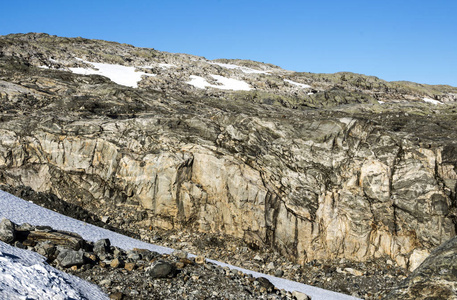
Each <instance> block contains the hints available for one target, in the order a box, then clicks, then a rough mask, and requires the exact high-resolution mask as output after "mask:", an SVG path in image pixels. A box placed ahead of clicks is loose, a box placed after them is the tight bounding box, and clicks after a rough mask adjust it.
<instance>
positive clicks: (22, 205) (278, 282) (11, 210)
mask: <svg viewBox="0 0 457 300" xmlns="http://www.w3.org/2000/svg"><path fill="white" fill-rule="evenodd" d="M2 218H8V219H10V220H11V221H12V222H14V223H16V224H22V223H30V224H32V225H47V226H51V227H52V228H54V229H57V230H66V231H71V232H75V233H77V234H79V235H81V236H82V237H83V238H84V239H86V240H89V241H93V242H95V241H97V240H99V239H102V238H108V239H110V241H111V244H112V245H113V246H117V247H119V248H122V249H125V250H130V249H133V248H142V249H148V250H151V251H155V252H158V253H166V254H171V253H172V252H173V251H174V250H173V249H171V248H166V247H161V246H157V245H153V244H149V243H145V242H142V241H139V240H135V239H133V238H130V237H127V236H124V235H121V234H119V233H115V232H112V231H109V230H106V229H103V228H99V227H96V226H94V225H90V224H87V223H85V222H82V221H79V220H75V219H72V218H69V217H66V216H64V215H61V214H58V213H56V212H54V211H51V210H48V209H45V208H43V207H40V206H38V205H35V204H33V203H30V202H28V201H25V200H23V199H20V198H17V197H15V196H13V195H11V194H8V193H6V192H3V191H0V220H1V219H2ZM0 251H2V252H3V250H1V249H0ZM189 256H190V257H195V255H192V254H190V255H189ZM207 261H209V262H212V263H215V264H217V265H220V266H222V267H225V266H227V267H229V268H231V269H236V270H240V271H242V272H244V273H246V274H252V275H253V276H254V277H265V278H267V279H268V280H270V281H271V282H272V283H273V284H274V285H275V286H276V287H277V288H279V289H284V290H286V291H291V292H292V291H299V292H302V293H305V294H307V295H309V296H310V297H311V298H312V299H313V300H324V299H325V300H346V299H347V300H355V299H358V298H355V297H352V296H349V295H344V294H340V293H336V292H332V291H328V290H324V289H321V288H317V287H313V286H309V285H306V284H302V283H299V282H294V281H290V280H287V279H282V278H277V277H274V276H271V275H267V274H262V273H258V272H254V271H251V270H246V269H243V268H238V267H235V266H232V265H228V264H225V263H222V262H218V261H214V260H207ZM2 272H7V270H6V271H2ZM7 275H8V273H6V275H5V276H7ZM101 298H102V297H101ZM101 298H100V299H101ZM77 299H78V298H77ZM89 299H99V298H96V297H89Z"/></svg>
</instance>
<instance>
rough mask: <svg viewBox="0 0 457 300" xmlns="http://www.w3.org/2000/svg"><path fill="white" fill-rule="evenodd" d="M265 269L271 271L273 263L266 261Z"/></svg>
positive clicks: (273, 266)
mask: <svg viewBox="0 0 457 300" xmlns="http://www.w3.org/2000/svg"><path fill="white" fill-rule="evenodd" d="M266 268H267V270H269V271H271V270H274V269H275V264H274V263H273V262H270V263H268V265H267V267H266Z"/></svg>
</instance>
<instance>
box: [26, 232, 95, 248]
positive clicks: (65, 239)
mask: <svg viewBox="0 0 457 300" xmlns="http://www.w3.org/2000/svg"><path fill="white" fill-rule="evenodd" d="M27 240H29V241H33V242H35V243H40V242H43V241H45V242H52V243H53V244H54V245H57V246H64V247H65V248H69V249H73V250H79V249H81V248H85V246H86V245H87V243H86V241H84V239H83V238H82V237H81V236H79V235H77V234H70V233H68V232H64V231H54V230H52V229H46V230H41V231H30V232H29V234H28V235H27Z"/></svg>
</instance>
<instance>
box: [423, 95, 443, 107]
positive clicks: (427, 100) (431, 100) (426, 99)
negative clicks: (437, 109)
mask: <svg viewBox="0 0 457 300" xmlns="http://www.w3.org/2000/svg"><path fill="white" fill-rule="evenodd" d="M422 100H424V101H425V102H427V103H432V104H435V105H438V104H444V103H443V102H441V101H438V100H435V99H431V98H427V97H426V98H423V99H422Z"/></svg>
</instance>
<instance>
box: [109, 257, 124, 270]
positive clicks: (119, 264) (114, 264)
mask: <svg viewBox="0 0 457 300" xmlns="http://www.w3.org/2000/svg"><path fill="white" fill-rule="evenodd" d="M110 266H111V268H114V269H116V268H122V267H123V266H124V261H123V260H122V259H120V258H115V259H113V260H112V261H111V262H110Z"/></svg>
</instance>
